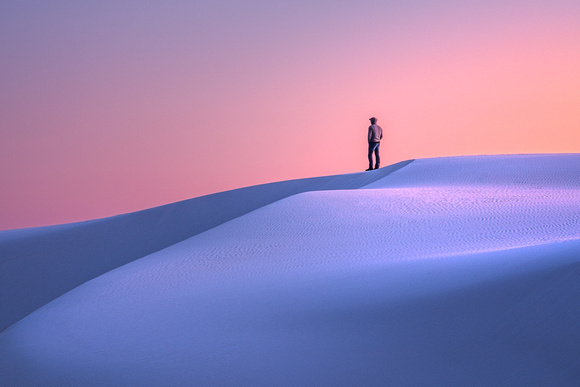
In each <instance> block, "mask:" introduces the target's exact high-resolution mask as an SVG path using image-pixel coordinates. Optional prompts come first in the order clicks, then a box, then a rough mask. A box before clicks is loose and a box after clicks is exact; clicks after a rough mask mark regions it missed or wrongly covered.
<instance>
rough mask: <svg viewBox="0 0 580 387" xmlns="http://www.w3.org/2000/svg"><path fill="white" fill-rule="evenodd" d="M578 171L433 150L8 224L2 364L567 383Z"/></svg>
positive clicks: (155, 374) (243, 381)
mask: <svg viewBox="0 0 580 387" xmlns="http://www.w3.org/2000/svg"><path fill="white" fill-rule="evenodd" d="M579 176H580V155H517V156H481V157H453V158H441V159H425V160H415V161H413V162H407V163H404V164H399V165H395V166H392V167H387V168H384V169H381V170H379V171H373V172H366V173H361V174H351V175H343V176H333V177H328V178H318V179H305V180H298V181H294V182H283V183H277V184H273V185H267V186H259V187H250V188H248V189H243V190H237V191H230V192H227V193H222V194H217V196H213V197H205V198H198V199H192V201H190V202H182V203H176V204H175V205H170V206H166V207H164V208H159V209H153V210H149V212H147V211H146V212H142V213H136V214H128V215H125V216H123V217H120V218H112V219H109V220H101V221H95V222H89V223H85V224H80V225H79V224H77V225H65V226H58V227H55V228H47V229H31V230H16V231H10V232H5V233H0V252H1V253H2V255H1V257H2V258H1V261H0V264H1V265H2V274H0V275H1V276H2V277H1V280H2V281H1V283H2V287H3V289H7V291H11V292H12V293H11V296H10V297H6V296H4V295H3V296H2V297H3V298H2V299H1V301H2V309H3V310H4V311H8V312H3V315H2V321H3V323H4V324H5V325H6V326H8V325H11V326H10V327H9V328H8V329H6V330H4V332H2V333H1V334H0V375H2V377H1V378H2V381H3V382H4V383H5V384H7V385H38V384H41V385H119V384H129V385H293V386H294V385H393V384H394V385H401V384H402V385H473V384H494V385H497V384H500V385H516V384H525V385H546V384H549V385H578V383H580V371H579V370H580V333H579V331H578V329H577V327H578V326H580V307H579V306H578V303H577V295H578V294H580V179H578V177H579ZM196 201H197V202H196ZM210 202H211V203H213V207H209V206H207V203H210ZM172 206H175V207H173V208H172ZM221 206H223V207H221ZM203 211H205V212H203ZM196 215H199V216H196ZM83 228H87V229H89V228H91V229H92V230H99V232H98V233H97V234H98V235H99V238H100V239H99V241H100V243H104V244H106V242H107V240H108V238H109V237H112V234H115V235H116V238H117V239H116V241H115V242H114V243H111V244H110V245H108V246H107V247H106V248H104V247H97V246H96V245H95V243H94V241H93V242H91V240H90V239H86V237H85V239H83V237H77V236H76V235H80V234H82V232H81V231H80V230H82V229H83ZM132 229H133V230H138V232H134V233H131V232H128V230H132ZM112 230H117V231H118V230H121V231H123V232H124V233H122V234H119V232H117V231H116V232H113V231H112ZM119 235H125V236H119ZM124 238H125V239H124ZM172 238H173V239H172ZM124 240H125V242H126V243H124V242H123V241H124ZM47 245H48V246H52V247H51V249H48V250H45V251H48V252H47V253H46V254H45V255H44V256H43V255H42V254H41V252H42V251H43V248H45V247H43V246H47ZM63 246H69V247H68V251H69V252H72V253H70V254H69V257H72V255H74V254H73V253H76V254H77V255H76V257H75V259H74V262H75V264H74V266H73V268H70V269H67V270H64V269H62V270H60V271H57V272H52V273H51V275H50V281H51V282H55V283H56V284H55V285H54V286H52V287H51V286H47V285H42V286H44V288H48V289H50V290H51V294H50V295H46V296H44V297H40V296H39V294H40V293H42V292H39V291H38V289H37V286H36V284H35V283H34V280H33V279H34V278H39V277H43V275H42V270H43V267H45V266H46V267H49V266H51V265H52V262H54V261H58V260H59V259H60V258H59V253H58V252H59V251H62V249H64V247H63ZM70 246H74V248H71V247H70ZM98 246H100V245H98ZM140 249H142V250H140ZM31 251H34V252H36V253H35V254H36V255H35V258H30V255H31V254H29V252H31ZM97 251H98V252H100V253H99V254H100V255H99V254H97ZM140 254H141V255H140ZM71 259H72V258H67V259H66V260H62V259H61V260H60V262H61V264H62V265H64V266H65V267H66V266H67V265H68V262H69V261H70V260H71ZM101 259H102V260H104V261H106V262H107V263H106V264H101V263H98V262H97V263H95V262H94V261H95V260H99V261H100V260H101ZM39 261H43V262H45V263H44V265H40V267H38V265H37V263H38V262H39ZM85 265H86V266H85ZM85 267H86V269H85V271H84V273H83V274H82V275H79V274H77V272H78V271H83V268H85ZM11 278H13V279H11ZM23 279H25V280H26V283H22V280H23ZM45 282H46V281H45ZM57 285H58V286H57ZM77 285H78V286H77ZM42 286H41V288H42ZM44 288H42V289H44ZM21 293H24V294H27V296H24V295H21ZM27 297H28V298H27ZM4 306H6V308H5V307H4ZM25 316H26V317H25Z"/></svg>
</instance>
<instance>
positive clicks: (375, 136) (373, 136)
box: [367, 117, 383, 171]
mask: <svg viewBox="0 0 580 387" xmlns="http://www.w3.org/2000/svg"><path fill="white" fill-rule="evenodd" d="M370 121H371V126H369V133H368V141H369V169H367V171H372V170H373V169H379V165H380V164H381V158H380V156H379V146H380V145H381V139H382V138H383V129H382V128H381V127H380V126H378V125H377V119H376V118H375V117H371V118H370ZM373 153H374V154H375V167H374V168H373Z"/></svg>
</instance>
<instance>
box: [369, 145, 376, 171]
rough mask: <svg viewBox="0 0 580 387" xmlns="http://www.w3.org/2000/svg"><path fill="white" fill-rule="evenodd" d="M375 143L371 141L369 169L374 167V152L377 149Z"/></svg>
mask: <svg viewBox="0 0 580 387" xmlns="http://www.w3.org/2000/svg"><path fill="white" fill-rule="evenodd" d="M373 145H374V143H372V142H370V143H369V169H373V152H374V151H375V148H374V146H373Z"/></svg>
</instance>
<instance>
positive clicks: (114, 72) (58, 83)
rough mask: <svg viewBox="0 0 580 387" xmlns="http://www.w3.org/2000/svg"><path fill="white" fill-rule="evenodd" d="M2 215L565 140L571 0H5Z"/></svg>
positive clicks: (136, 205) (71, 213) (570, 128)
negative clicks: (378, 138) (369, 138)
mask: <svg viewBox="0 0 580 387" xmlns="http://www.w3.org/2000/svg"><path fill="white" fill-rule="evenodd" d="M0 55H1V60H0V70H1V71H0V99H1V101H0V102H1V103H0V182H1V184H0V229H10V228H20V227H31V226H40V225H48V224H57V223H64V222H71V221H79V220H85V219H93V218H98V217H104V216H110V215H116V214H120V213H125V212H131V211H135V210H139V209H144V208H148V207H153V206H157V205H161V204H165V203H170V202H174V201H178V200H183V199H188V198H191V197H195V196H200V195H204V194H209V193H213V192H218V191H223V190H226V189H233V188H238V187H243V186H248V185H253V184H259V183H267V182H272V181H280V180H286V179H294V178H303V177H311V176H320V175H329V174H341V173H349V172H357V171H362V170H364V169H366V167H367V160H366V139H365V137H366V128H367V126H368V124H369V122H368V118H369V117H370V116H376V117H378V119H379V122H378V123H379V125H381V126H382V127H383V129H384V130H385V133H386V135H385V139H384V142H383V144H382V145H381V155H382V159H383V161H382V164H383V165H387V164H391V163H395V162H398V161H402V160H406V159H410V158H422V157H436V156H453V155H469V154H501V153H552V152H580V70H579V69H580V2H578V1H576V0H574V1H572V0H564V1H536V0H529V1H510V0H507V1H506V0H504V1H485V2H483V1H412V0H411V1H408V0H405V1H371V0H358V1H322V0H310V1H284V2H282V1H220V0H218V1H216V0H212V1H197V0H196V1H192V0H188V1H185V0H164V1H159V0H156V1H153V0H139V1H136V0H135V1H125V0H116V1H109V0H99V1H72V0H71V1H64V0H62V1H61V0H54V1H50V2H46V1H25V0H23V1H4V2H2V3H0Z"/></svg>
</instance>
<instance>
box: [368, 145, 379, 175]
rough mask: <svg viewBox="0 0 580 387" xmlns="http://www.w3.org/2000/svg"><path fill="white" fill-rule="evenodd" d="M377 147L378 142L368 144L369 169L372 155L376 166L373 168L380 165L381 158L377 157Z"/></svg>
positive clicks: (371, 166)
mask: <svg viewBox="0 0 580 387" xmlns="http://www.w3.org/2000/svg"><path fill="white" fill-rule="evenodd" d="M379 145H381V143H380V142H369V168H370V169H372V168H373V153H374V154H375V159H376V164H375V168H378V167H379V164H380V163H381V157H380V156H379Z"/></svg>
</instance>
